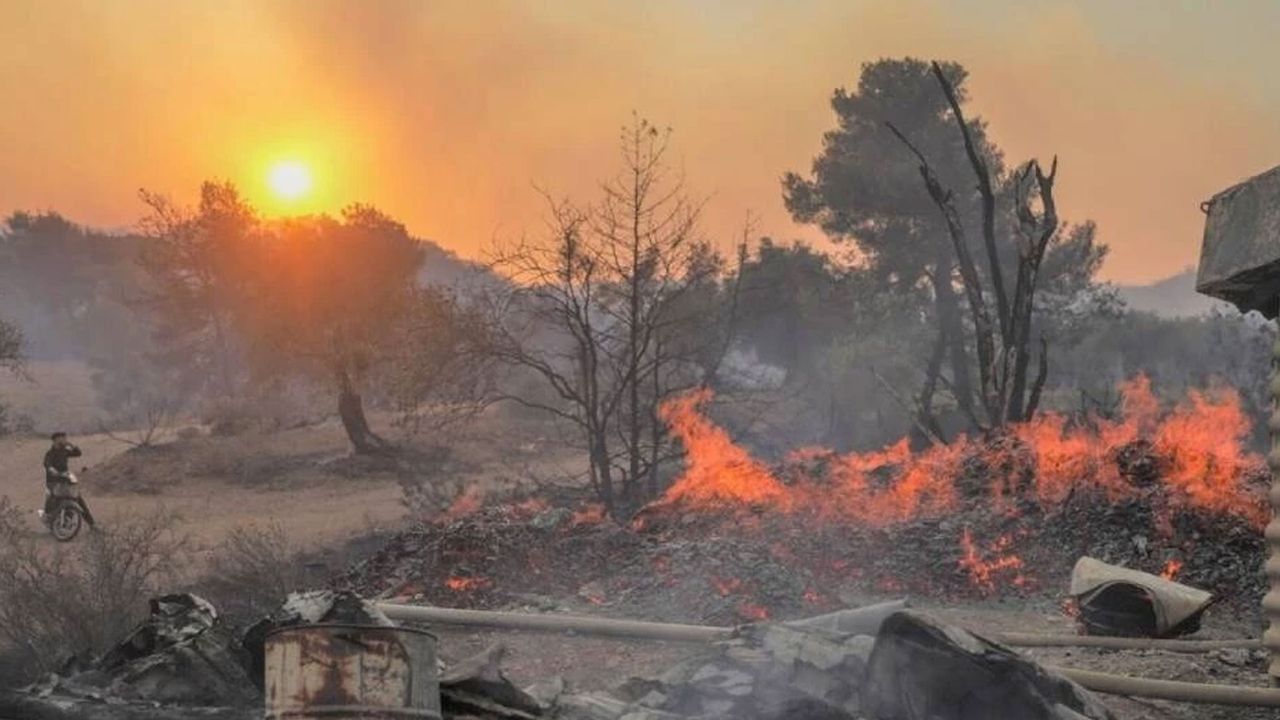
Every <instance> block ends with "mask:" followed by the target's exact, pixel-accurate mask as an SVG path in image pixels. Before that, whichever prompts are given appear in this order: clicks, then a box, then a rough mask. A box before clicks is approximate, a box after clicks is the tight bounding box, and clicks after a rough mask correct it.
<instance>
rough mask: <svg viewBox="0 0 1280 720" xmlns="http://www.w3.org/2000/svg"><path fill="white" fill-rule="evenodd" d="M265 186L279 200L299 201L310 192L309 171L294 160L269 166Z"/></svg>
mask: <svg viewBox="0 0 1280 720" xmlns="http://www.w3.org/2000/svg"><path fill="white" fill-rule="evenodd" d="M267 184H268V185H270V186H271V192H273V193H274V194H275V196H276V197H277V198H279V199H281V200H286V201H289V200H300V199H302V198H304V197H306V196H307V195H308V194H309V193H310V192H311V185H312V181H311V169H310V168H308V167H307V166H306V165H304V164H302V163H300V162H297V161H295V160H283V161H281V162H278V163H276V164H274V165H272V166H271V169H270V171H269V172H268V173H267Z"/></svg>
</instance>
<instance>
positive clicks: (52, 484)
mask: <svg viewBox="0 0 1280 720" xmlns="http://www.w3.org/2000/svg"><path fill="white" fill-rule="evenodd" d="M50 439H51V440H52V441H53V446H52V447H50V448H49V451H48V452H46V453H45V454H44V483H45V488H46V489H47V490H48V492H47V493H46V494H45V497H44V510H43V511H42V512H41V513H40V516H41V517H43V518H46V520H47V519H48V518H49V517H50V513H52V512H53V504H54V500H55V498H58V497H62V496H65V495H74V500H75V501H76V503H77V504H78V505H79V507H80V512H81V514H82V515H84V519H85V521H86V522H88V523H89V527H91V528H92V527H93V526H94V525H93V515H92V514H90V513H89V506H88V505H86V504H85V501H84V498H81V497H80V496H79V493H68V492H66V486H67V485H70V484H71V483H73V482H75V479H74V477H73V476H72V475H71V470H70V469H69V468H68V466H67V461H68V460H70V459H71V458H76V457H80V456H81V455H82V454H83V453H81V452H80V448H78V447H76V446H75V445H72V444H71V442H70V441H69V440H67V434H66V433H64V432H61V431H59V432H56V433H54V434H53V436H52V437H51V438H50Z"/></svg>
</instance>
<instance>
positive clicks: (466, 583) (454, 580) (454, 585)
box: [444, 576, 493, 592]
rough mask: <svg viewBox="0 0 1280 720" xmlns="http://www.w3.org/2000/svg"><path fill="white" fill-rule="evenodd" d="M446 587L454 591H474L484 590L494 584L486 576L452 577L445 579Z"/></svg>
mask: <svg viewBox="0 0 1280 720" xmlns="http://www.w3.org/2000/svg"><path fill="white" fill-rule="evenodd" d="M444 584H445V587H447V588H449V589H450V590H452V591H454V592H472V591H475V590H482V589H484V588H487V587H489V586H490V585H492V584H493V582H492V581H491V580H489V578H486V577H457V576H454V577H451V578H449V579H448V580H445V581H444Z"/></svg>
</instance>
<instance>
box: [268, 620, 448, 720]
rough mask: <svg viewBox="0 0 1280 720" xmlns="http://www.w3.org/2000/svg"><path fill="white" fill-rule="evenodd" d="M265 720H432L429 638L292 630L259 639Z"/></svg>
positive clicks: (436, 713) (371, 630) (348, 628)
mask: <svg viewBox="0 0 1280 720" xmlns="http://www.w3.org/2000/svg"><path fill="white" fill-rule="evenodd" d="M263 665H264V678H263V680H264V690H265V694H266V718H267V720H356V718H359V719H360V720H410V719H411V718H412V719H415V720H416V719H423V720H440V717H441V715H440V680H439V677H438V676H437V666H436V637H435V636H434V635H432V634H431V633H429V632H425V631H423V630H417V629H415V628H408V627H383V626H373V625H336V624H319V625H298V626H294V627H286V628H280V629H278V630H276V631H274V632H272V633H270V634H269V635H267V638H266V647H265V657H264V660H263Z"/></svg>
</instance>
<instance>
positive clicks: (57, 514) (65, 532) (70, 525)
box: [49, 503, 84, 542]
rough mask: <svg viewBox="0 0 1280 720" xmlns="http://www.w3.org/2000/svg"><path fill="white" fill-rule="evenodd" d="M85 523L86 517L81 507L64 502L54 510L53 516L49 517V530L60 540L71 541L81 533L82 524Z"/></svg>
mask: <svg viewBox="0 0 1280 720" xmlns="http://www.w3.org/2000/svg"><path fill="white" fill-rule="evenodd" d="M83 524H84V518H83V517H82V516H81V515H80V510H79V508H77V507H75V506H74V505H71V504H70V503H63V504H61V505H59V506H58V508H57V509H56V510H54V511H53V517H52V518H50V519H49V531H50V532H52V533H53V537H54V539H55V540H57V541H58V542H70V541H72V540H74V539H75V537H76V535H79V534H80V526H81V525H83Z"/></svg>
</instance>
